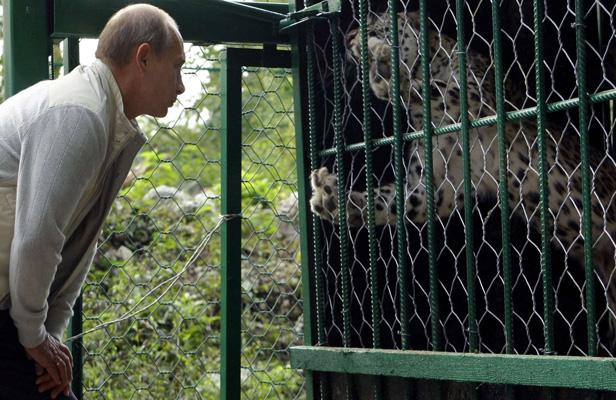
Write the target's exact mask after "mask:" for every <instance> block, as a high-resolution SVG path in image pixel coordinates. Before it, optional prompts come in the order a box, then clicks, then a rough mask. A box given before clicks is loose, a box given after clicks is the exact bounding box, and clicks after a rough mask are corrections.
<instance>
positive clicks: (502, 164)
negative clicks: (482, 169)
mask: <svg viewBox="0 0 616 400" xmlns="http://www.w3.org/2000/svg"><path fill="white" fill-rule="evenodd" d="M492 32H493V36H494V42H493V54H494V79H495V81H496V82H495V83H496V119H497V121H496V130H497V132H498V152H499V169H498V180H499V186H498V197H499V203H500V211H501V233H502V245H503V248H502V267H503V280H504V286H505V287H504V303H505V349H506V351H507V353H509V354H511V353H513V307H512V303H511V244H510V237H509V196H508V194H509V186H508V184H507V137H506V136H505V101H504V93H503V66H502V60H503V57H502V45H501V25H500V6H499V3H498V2H497V1H492Z"/></svg>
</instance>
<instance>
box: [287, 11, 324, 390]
mask: <svg viewBox="0 0 616 400" xmlns="http://www.w3.org/2000/svg"><path fill="white" fill-rule="evenodd" d="M289 9H290V10H291V11H294V10H295V9H296V4H295V0H290V1H289ZM304 38H306V36H305V35H302V36H300V35H293V36H292V38H291V58H292V65H293V102H294V103H293V105H294V107H295V149H296V157H295V160H296V168H297V184H298V185H297V186H298V188H297V189H298V190H297V191H298V202H299V204H302V205H303V206H301V207H298V210H299V232H300V251H301V265H302V306H303V317H304V343H305V344H309V345H315V344H316V343H317V341H318V342H320V339H321V337H320V336H323V309H322V302H323V299H322V293H321V287H322V285H323V284H322V281H323V279H322V276H321V266H320V265H321V259H320V255H321V253H320V251H318V249H319V248H320V238H319V237H318V234H320V232H319V230H318V226H317V225H316V224H315V222H316V215H314V214H312V213H310V212H309V210H310V206H309V204H308V199H309V196H310V183H309V182H308V179H309V178H308V173H309V171H306V167H308V168H310V170H314V169H315V164H316V156H315V152H314V150H313V147H312V146H313V145H314V143H313V140H315V139H314V137H315V135H316V129H315V122H314V117H315V116H314V88H313V86H314V82H313V79H312V76H313V71H312V69H313V60H312V54H311V52H310V51H303V49H307V46H308V45H309V44H312V40H311V39H312V38H311V37H308V38H307V41H308V42H307V43H308V44H307V43H306V39H304ZM306 98H308V101H307V102H306V101H305V100H304V99H306ZM306 131H308V132H309V135H308V138H307V139H308V140H306V137H305V135H304V132H306ZM306 142H308V143H306ZM304 149H308V154H306V153H305V151H304ZM306 157H309V159H307V158H306ZM313 160H314V161H313ZM310 238H313V240H314V241H315V245H314V247H313V246H311V243H310V240H309V239H310ZM312 265H315V266H316V268H315V270H314V271H313V270H312V268H311V267H312ZM313 296H314V297H313ZM319 307H321V308H319ZM315 316H316V318H315ZM315 322H316V324H315ZM315 326H316V329H315ZM315 334H316V335H315ZM315 336H317V338H318V339H316V340H315ZM321 375H322V374H319V376H321ZM314 384H315V381H314V376H313V374H312V372H310V371H306V382H305V389H304V391H305V395H306V399H307V400H314V398H315V396H314ZM318 386H319V388H320V387H321V386H322V385H318ZM321 399H323V396H321Z"/></svg>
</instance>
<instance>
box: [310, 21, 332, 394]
mask: <svg viewBox="0 0 616 400" xmlns="http://www.w3.org/2000/svg"><path fill="white" fill-rule="evenodd" d="M313 45H314V31H313V27H312V26H310V27H309V29H308V40H307V43H306V67H307V76H308V79H307V86H308V133H309V152H310V168H311V170H312V171H314V170H316V169H317V168H319V156H318V145H317V128H316V120H315V118H316V106H315V94H314V85H315V82H314V54H313V52H312V46H313ZM306 207H308V206H306ZM311 222H312V234H313V236H312V250H313V255H314V272H313V275H314V282H315V287H314V291H315V303H316V315H317V321H316V325H317V326H316V330H317V341H318V344H319V345H321V346H324V345H326V344H327V337H326V336H325V323H324V321H323V318H324V315H325V300H324V296H323V260H322V259H321V254H322V253H321V248H322V239H321V229H320V221H319V218H318V217H317V216H316V215H315V214H312V221H311ZM307 267H308V269H310V265H308V266H307ZM308 290H311V289H308ZM304 323H305V322H304ZM319 395H320V399H321V400H327V399H329V393H328V391H327V380H326V376H325V374H322V373H321V374H319Z"/></svg>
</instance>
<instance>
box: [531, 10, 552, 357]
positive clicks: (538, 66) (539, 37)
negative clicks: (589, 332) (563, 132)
mask: <svg viewBox="0 0 616 400" xmlns="http://www.w3.org/2000/svg"><path fill="white" fill-rule="evenodd" d="M542 19H543V0H541V1H540V0H534V1H533V20H534V29H535V83H536V84H535V86H536V92H537V93H536V96H537V134H538V136H537V139H538V142H539V143H538V144H539V196H540V208H539V210H540V213H541V268H542V270H543V321H544V325H543V327H544V328H543V333H544V337H545V339H544V340H545V345H544V347H545V352H546V353H548V354H550V353H552V352H553V351H554V317H553V315H552V312H553V310H554V294H553V291H552V266H551V254H550V230H549V227H548V224H549V218H550V215H549V208H548V205H549V204H550V203H549V197H548V170H549V169H548V164H547V147H546V137H545V136H546V114H547V107H546V104H547V103H546V95H545V81H544V76H543V27H542V24H541V20H542Z"/></svg>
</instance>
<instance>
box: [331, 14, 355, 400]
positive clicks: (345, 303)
mask: <svg viewBox="0 0 616 400" xmlns="http://www.w3.org/2000/svg"><path fill="white" fill-rule="evenodd" d="M339 24H340V21H339V19H338V17H335V18H333V19H332V20H331V23H330V33H331V37H332V60H333V67H334V136H335V141H336V173H337V174H338V217H339V218H338V227H339V232H338V235H339V238H340V269H341V271H340V272H341V277H342V325H343V326H342V331H343V335H342V336H343V338H342V343H343V345H344V347H350V346H351V276H350V270H349V254H348V242H349V239H348V232H347V223H346V222H347V213H346V192H345V188H346V183H345V171H344V136H343V132H342V87H341V85H342V60H341V59H340V56H341V53H340V43H339V37H338V36H339ZM346 383H347V384H346V399H347V400H350V399H351V393H352V388H351V386H352V379H351V376H350V375H347V376H346Z"/></svg>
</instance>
